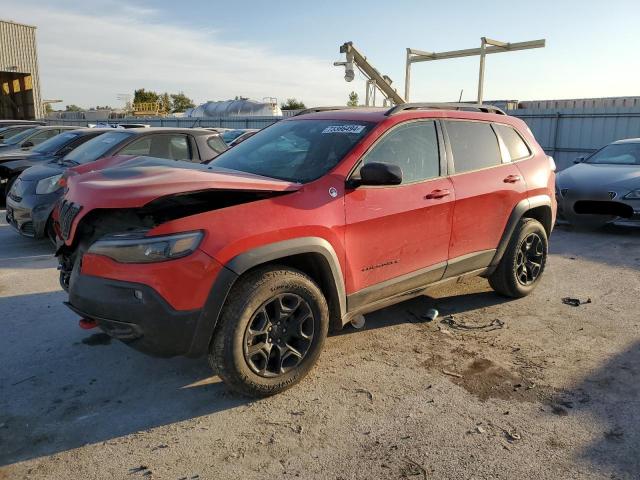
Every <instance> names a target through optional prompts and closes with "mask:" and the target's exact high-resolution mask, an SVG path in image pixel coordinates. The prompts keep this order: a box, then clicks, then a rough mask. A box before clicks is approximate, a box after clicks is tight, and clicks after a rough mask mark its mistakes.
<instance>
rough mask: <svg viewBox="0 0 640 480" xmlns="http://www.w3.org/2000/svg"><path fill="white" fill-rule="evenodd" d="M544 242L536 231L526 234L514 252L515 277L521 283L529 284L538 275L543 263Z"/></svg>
mask: <svg viewBox="0 0 640 480" xmlns="http://www.w3.org/2000/svg"><path fill="white" fill-rule="evenodd" d="M544 254H545V251H544V243H543V241H542V239H541V238H540V235H538V234H537V233H530V234H529V235H527V236H526V237H525V238H524V239H523V240H522V242H521V243H520V246H519V247H518V252H517V254H516V265H515V270H516V277H517V279H518V282H520V284H521V285H524V286H525V287H526V286H529V285H531V284H532V283H534V282H535V281H536V280H537V279H538V277H539V276H540V272H541V271H542V265H543V263H544Z"/></svg>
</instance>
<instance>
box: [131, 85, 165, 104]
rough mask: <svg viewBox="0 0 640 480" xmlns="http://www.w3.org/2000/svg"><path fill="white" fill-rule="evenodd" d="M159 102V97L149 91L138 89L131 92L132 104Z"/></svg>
mask: <svg viewBox="0 0 640 480" xmlns="http://www.w3.org/2000/svg"><path fill="white" fill-rule="evenodd" d="M159 100H160V95H158V94H157V93H156V92H153V91H151V90H145V89H144V88H139V89H138V90H135V91H134V92H133V103H156V102H158V101H159Z"/></svg>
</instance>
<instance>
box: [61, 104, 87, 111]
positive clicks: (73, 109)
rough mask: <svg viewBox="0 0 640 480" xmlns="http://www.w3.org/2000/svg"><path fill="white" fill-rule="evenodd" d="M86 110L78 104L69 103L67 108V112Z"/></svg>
mask: <svg viewBox="0 0 640 480" xmlns="http://www.w3.org/2000/svg"><path fill="white" fill-rule="evenodd" d="M83 110H84V108H82V107H79V106H78V105H74V104H71V105H67V108H65V111H66V112H82V111H83Z"/></svg>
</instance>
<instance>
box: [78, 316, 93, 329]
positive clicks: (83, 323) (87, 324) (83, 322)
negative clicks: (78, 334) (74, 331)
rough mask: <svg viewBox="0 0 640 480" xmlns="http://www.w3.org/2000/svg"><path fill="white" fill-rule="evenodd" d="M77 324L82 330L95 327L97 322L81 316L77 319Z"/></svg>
mask: <svg viewBox="0 0 640 480" xmlns="http://www.w3.org/2000/svg"><path fill="white" fill-rule="evenodd" d="M78 326H79V327H80V328H82V329H83V330H91V329H92V328H96V327H97V326H98V322H96V321H95V320H91V319H88V318H82V319H80V320H79V321H78Z"/></svg>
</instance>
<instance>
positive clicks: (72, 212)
mask: <svg viewBox="0 0 640 480" xmlns="http://www.w3.org/2000/svg"><path fill="white" fill-rule="evenodd" d="M80 210H82V207H81V206H80V205H76V204H75V203H73V202H67V201H64V202H62V205H61V206H60V232H61V233H62V238H63V239H64V240H67V239H68V238H69V233H70V232H71V225H73V220H75V218H76V216H77V215H78V213H80Z"/></svg>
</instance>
